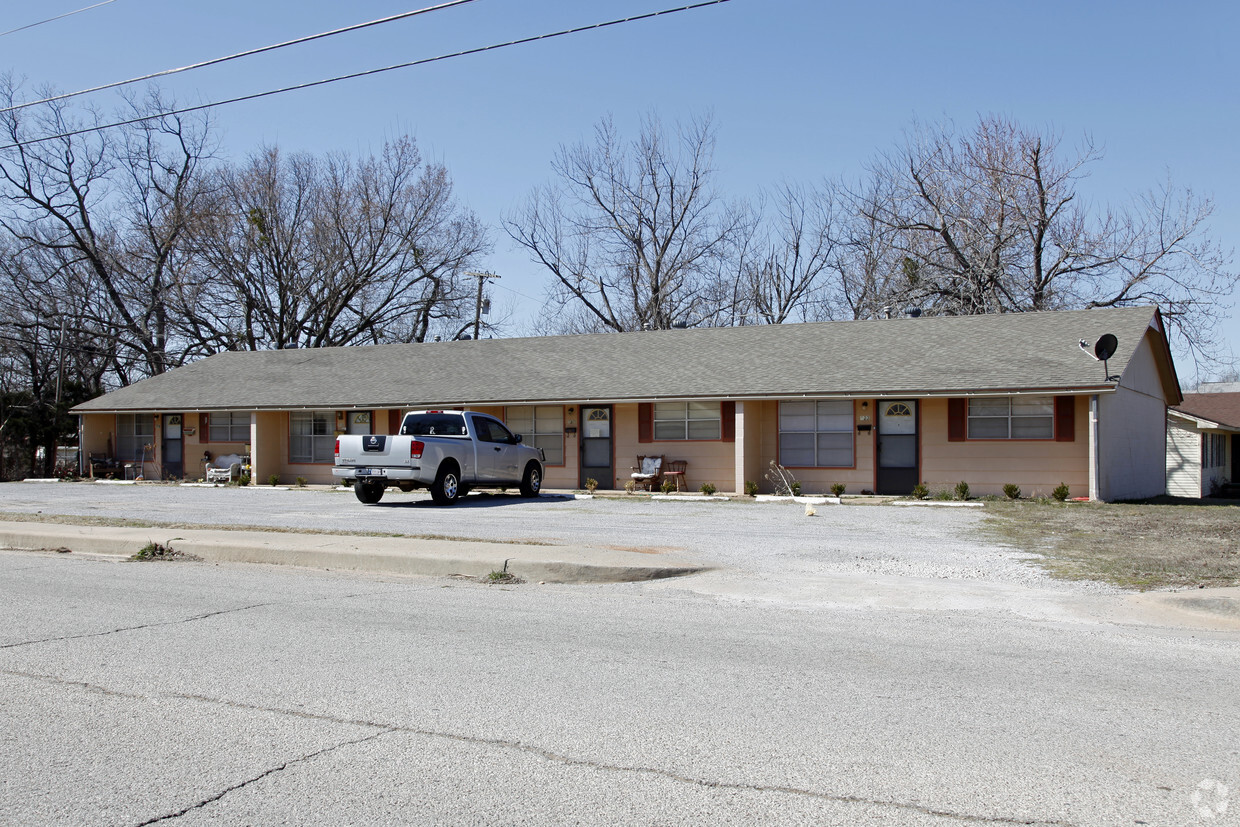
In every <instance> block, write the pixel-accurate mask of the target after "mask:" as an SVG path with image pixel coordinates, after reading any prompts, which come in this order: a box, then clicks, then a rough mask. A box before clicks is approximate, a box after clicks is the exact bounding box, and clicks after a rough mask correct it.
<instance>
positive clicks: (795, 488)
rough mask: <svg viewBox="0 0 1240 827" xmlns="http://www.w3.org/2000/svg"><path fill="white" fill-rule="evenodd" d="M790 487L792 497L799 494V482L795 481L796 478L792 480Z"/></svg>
mask: <svg viewBox="0 0 1240 827" xmlns="http://www.w3.org/2000/svg"><path fill="white" fill-rule="evenodd" d="M791 488H792V496H794V497H799V496H801V483H799V482H797V481H796V480H793V481H792V486H791Z"/></svg>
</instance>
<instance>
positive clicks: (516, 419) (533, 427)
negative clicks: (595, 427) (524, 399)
mask: <svg viewBox="0 0 1240 827" xmlns="http://www.w3.org/2000/svg"><path fill="white" fill-rule="evenodd" d="M504 423H505V424H506V425H507V426H508V427H509V428H511V429H512V431H513V433H517V434H520V435H521V441H522V442H523V443H525V444H526V445H529V446H531V447H533V448H537V449H539V450H540V451H542V452H543V457H544V458H545V462H546V464H547V465H563V464H564V408H563V406H561V405H514V406H512V407H510V408H507V409H506V410H505V411H504Z"/></svg>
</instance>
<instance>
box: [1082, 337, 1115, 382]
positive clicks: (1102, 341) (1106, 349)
mask: <svg viewBox="0 0 1240 827" xmlns="http://www.w3.org/2000/svg"><path fill="white" fill-rule="evenodd" d="M1078 344H1080V346H1081V350H1083V351H1085V353H1087V354H1088V355H1089V356H1091V357H1093V358H1094V359H1097V360H1098V361H1099V362H1101V363H1102V370H1103V372H1104V373H1105V374H1106V377H1107V378H1106V381H1107V382H1118V381H1119V377H1118V376H1112V375H1111V369H1110V367H1109V366H1108V365H1107V360H1108V359H1110V358H1111V357H1112V356H1114V355H1115V351H1116V350H1117V349H1118V348H1119V339H1116V338H1115V334H1113V333H1103V334H1102V335H1101V336H1099V337H1098V341H1096V342H1094V349H1093V352H1092V353H1091V352H1090V350H1089V342H1087V341H1085V340H1084V339H1081V341H1080V342H1079V343H1078Z"/></svg>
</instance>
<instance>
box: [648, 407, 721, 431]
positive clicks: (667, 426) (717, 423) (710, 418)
mask: <svg viewBox="0 0 1240 827" xmlns="http://www.w3.org/2000/svg"><path fill="white" fill-rule="evenodd" d="M722 423H723V417H722V415H721V413H720V407H719V403H718V402H655V403H654V438H655V439H660V440H664V439H666V440H685V439H721V438H722V434H723V426H722Z"/></svg>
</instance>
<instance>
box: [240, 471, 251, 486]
mask: <svg viewBox="0 0 1240 827" xmlns="http://www.w3.org/2000/svg"><path fill="white" fill-rule="evenodd" d="M249 484H250V475H249V474H242V475H241V476H239V477H237V485H241V486H245V485H249Z"/></svg>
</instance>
